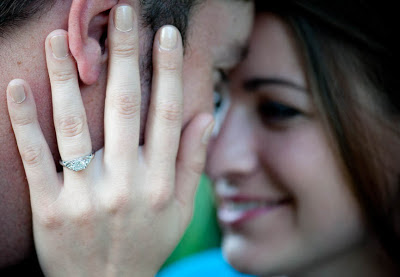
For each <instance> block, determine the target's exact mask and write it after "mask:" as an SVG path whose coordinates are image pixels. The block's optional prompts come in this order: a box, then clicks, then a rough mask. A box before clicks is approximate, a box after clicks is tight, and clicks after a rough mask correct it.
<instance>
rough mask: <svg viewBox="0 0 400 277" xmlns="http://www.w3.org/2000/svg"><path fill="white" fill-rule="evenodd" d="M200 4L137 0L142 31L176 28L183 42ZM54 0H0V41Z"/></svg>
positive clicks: (194, 0) (181, 0)
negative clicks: (190, 18) (164, 26)
mask: <svg viewBox="0 0 400 277" xmlns="http://www.w3.org/2000/svg"><path fill="white" fill-rule="evenodd" d="M202 1H203V0H163V1H160V0H140V3H141V6H142V18H143V24H144V25H145V26H144V27H148V28H149V30H151V32H152V33H153V36H154V34H155V32H156V31H157V30H158V29H159V28H160V27H161V26H163V25H166V24H171V25H174V26H176V27H177V28H178V29H179V30H180V32H181V33H182V38H183V39H184V41H185V39H186V33H187V28H188V22H189V17H190V14H191V12H192V10H193V7H194V6H195V5H196V4H197V3H199V2H202ZM55 2H56V0H1V1H0V37H1V36H4V35H5V34H6V33H7V32H8V31H10V30H11V29H13V28H17V27H20V26H21V25H23V24H24V23H26V22H28V21H29V20H30V19H31V18H33V17H34V16H38V15H41V14H43V13H44V12H46V11H47V10H48V9H49V8H50V7H51V6H52V5H53V4H54V3H55Z"/></svg>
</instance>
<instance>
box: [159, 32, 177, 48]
mask: <svg viewBox="0 0 400 277" xmlns="http://www.w3.org/2000/svg"><path fill="white" fill-rule="evenodd" d="M177 45H178V31H177V29H176V28H175V27H172V26H165V27H163V28H162V30H161V34H160V47H161V48H163V49H165V50H173V49H175V48H176V47H177Z"/></svg>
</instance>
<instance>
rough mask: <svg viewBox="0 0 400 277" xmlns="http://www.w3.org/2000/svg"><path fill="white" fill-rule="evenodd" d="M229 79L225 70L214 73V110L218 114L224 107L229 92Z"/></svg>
mask: <svg viewBox="0 0 400 277" xmlns="http://www.w3.org/2000/svg"><path fill="white" fill-rule="evenodd" d="M227 83H228V77H227V75H226V73H225V72H224V71H223V70H216V71H215V73H214V108H215V112H216V113H218V112H219V111H220V110H221V108H222V107H223V105H224V96H225V94H226V90H227V88H226V87H227Z"/></svg>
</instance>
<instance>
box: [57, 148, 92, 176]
mask: <svg viewBox="0 0 400 277" xmlns="http://www.w3.org/2000/svg"><path fill="white" fill-rule="evenodd" d="M93 158H94V152H92V153H90V154H89V155H86V156H83V157H79V158H76V159H73V160H69V161H63V160H61V161H60V164H61V165H62V166H64V167H66V168H68V169H71V170H73V171H75V172H78V171H82V170H84V169H86V168H87V167H88V166H89V164H90V162H91V161H92V160H93Z"/></svg>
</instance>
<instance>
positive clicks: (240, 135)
mask: <svg viewBox="0 0 400 277" xmlns="http://www.w3.org/2000/svg"><path fill="white" fill-rule="evenodd" d="M254 135H255V132H253V124H252V122H251V116H250V114H249V112H248V111H247V109H246V106H245V105H243V106H231V108H230V109H229V111H228V113H227V115H226V117H225V121H224V122H223V124H222V127H221V130H220V132H219V134H218V136H217V137H216V138H214V139H213V140H212V141H211V143H210V147H209V151H208V162H207V167H206V171H207V174H208V175H209V176H210V177H211V178H212V179H217V178H229V177H230V176H232V175H245V174H249V173H251V172H252V171H253V170H255V168H256V167H257V162H258V159H257V153H256V149H257V148H256V147H255V138H254Z"/></svg>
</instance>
